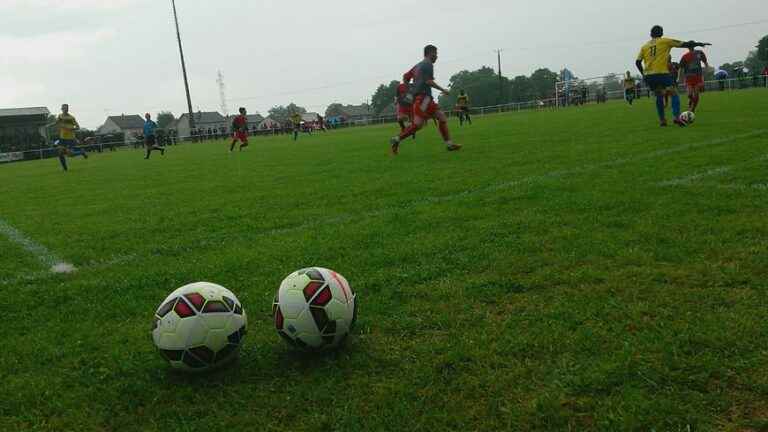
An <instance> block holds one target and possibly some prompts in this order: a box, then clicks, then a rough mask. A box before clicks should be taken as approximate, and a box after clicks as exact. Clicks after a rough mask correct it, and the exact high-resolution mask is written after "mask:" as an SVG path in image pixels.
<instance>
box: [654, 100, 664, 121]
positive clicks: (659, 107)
mask: <svg viewBox="0 0 768 432" xmlns="http://www.w3.org/2000/svg"><path fill="white" fill-rule="evenodd" d="M656 112H657V113H658V114H659V120H664V96H663V95H659V96H656Z"/></svg>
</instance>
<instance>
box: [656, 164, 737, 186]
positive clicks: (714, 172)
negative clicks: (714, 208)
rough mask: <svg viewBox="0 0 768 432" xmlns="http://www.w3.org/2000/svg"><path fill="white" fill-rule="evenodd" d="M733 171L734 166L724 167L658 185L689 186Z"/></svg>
mask: <svg viewBox="0 0 768 432" xmlns="http://www.w3.org/2000/svg"><path fill="white" fill-rule="evenodd" d="M731 170H733V167H732V166H723V167H719V168H712V169H710V170H707V171H704V172H700V173H697V174H693V175H689V176H686V177H676V178H673V179H670V180H665V181H663V182H659V183H656V184H657V185H658V186H678V185H682V184H688V183H693V182H694V181H696V180H699V179H702V178H704V177H712V176H716V175H720V174H724V173H727V172H729V171H731Z"/></svg>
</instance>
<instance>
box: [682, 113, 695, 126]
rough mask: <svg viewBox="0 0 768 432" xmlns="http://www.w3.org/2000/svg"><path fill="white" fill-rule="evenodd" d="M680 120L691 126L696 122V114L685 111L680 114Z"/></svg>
mask: <svg viewBox="0 0 768 432" xmlns="http://www.w3.org/2000/svg"><path fill="white" fill-rule="evenodd" d="M680 120H681V121H682V122H683V123H685V124H687V125H692V124H693V122H695V121H696V114H694V113H693V112H691V111H686V112H684V113H682V114H680Z"/></svg>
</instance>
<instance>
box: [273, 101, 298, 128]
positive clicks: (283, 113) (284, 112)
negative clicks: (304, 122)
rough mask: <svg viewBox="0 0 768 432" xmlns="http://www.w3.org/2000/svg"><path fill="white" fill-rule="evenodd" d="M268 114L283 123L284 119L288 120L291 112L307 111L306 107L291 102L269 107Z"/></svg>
mask: <svg viewBox="0 0 768 432" xmlns="http://www.w3.org/2000/svg"><path fill="white" fill-rule="evenodd" d="M268 112H269V116H270V117H272V118H273V119H275V120H276V121H278V122H279V123H283V122H284V121H286V120H288V118H289V117H290V116H291V114H293V113H295V112H298V113H299V114H304V113H306V112H307V110H306V108H304V107H302V106H298V105H296V104H295V103H293V102H291V103H290V104H288V106H282V105H278V106H273V107H272V108H270V109H269V111H268Z"/></svg>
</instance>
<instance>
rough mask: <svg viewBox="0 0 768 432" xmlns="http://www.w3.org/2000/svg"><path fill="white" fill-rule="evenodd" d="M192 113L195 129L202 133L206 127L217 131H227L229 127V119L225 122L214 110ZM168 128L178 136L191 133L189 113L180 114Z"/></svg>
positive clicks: (185, 135)
mask: <svg viewBox="0 0 768 432" xmlns="http://www.w3.org/2000/svg"><path fill="white" fill-rule="evenodd" d="M192 115H193V116H194V122H195V129H197V130H199V131H200V130H201V131H203V132H204V133H207V131H208V129H211V130H213V129H216V130H217V131H218V132H219V133H220V132H221V131H222V130H225V131H229V129H230V125H231V121H229V122H227V118H226V117H224V116H223V115H221V114H219V113H218V112H216V111H198V112H196V113H193V114H192ZM169 128H170V129H175V130H176V133H177V134H178V136H179V137H180V138H181V137H188V136H190V135H192V133H191V132H192V131H191V130H190V128H189V114H182V115H181V117H179V118H178V119H176V121H174V122H173V123H171V125H170V126H169Z"/></svg>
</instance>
